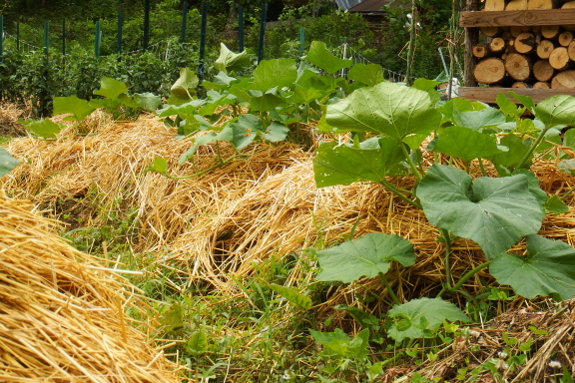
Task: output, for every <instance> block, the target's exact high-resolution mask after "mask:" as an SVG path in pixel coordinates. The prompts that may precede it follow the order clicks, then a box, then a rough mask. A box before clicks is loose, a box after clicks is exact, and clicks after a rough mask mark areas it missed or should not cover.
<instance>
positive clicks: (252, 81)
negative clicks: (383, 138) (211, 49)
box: [147, 41, 383, 178]
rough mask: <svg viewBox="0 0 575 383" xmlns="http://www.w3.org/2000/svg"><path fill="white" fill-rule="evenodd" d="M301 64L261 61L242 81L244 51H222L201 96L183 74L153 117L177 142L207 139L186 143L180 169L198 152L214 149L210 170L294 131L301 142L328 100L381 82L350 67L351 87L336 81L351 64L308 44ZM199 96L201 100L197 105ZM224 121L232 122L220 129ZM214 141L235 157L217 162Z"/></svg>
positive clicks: (161, 163)
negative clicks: (302, 128) (256, 143)
mask: <svg viewBox="0 0 575 383" xmlns="http://www.w3.org/2000/svg"><path fill="white" fill-rule="evenodd" d="M306 60H307V61H302V62H301V63H299V65H296V62H295V60H293V59H275V60H263V61H261V62H260V63H259V65H257V67H256V68H255V69H254V70H253V72H252V75H251V76H249V77H248V76H241V75H240V74H241V73H243V72H245V71H246V70H247V69H248V67H250V66H251V63H252V61H251V58H250V57H249V56H248V54H247V53H246V52H242V53H233V52H231V51H230V50H229V49H228V48H227V47H226V46H225V45H224V44H222V45H221V50H220V56H219V57H218V59H217V60H216V62H215V63H214V67H215V68H216V69H217V70H219V73H218V74H217V75H216V76H214V78H213V80H212V81H203V82H202V84H201V87H202V88H203V89H201V90H202V92H197V89H198V87H199V79H198V77H197V76H196V75H195V74H194V73H193V72H192V71H191V70H189V69H182V70H181V72H180V78H179V79H178V80H177V81H176V83H175V84H174V85H173V86H172V88H171V96H170V98H169V99H168V102H167V104H166V105H164V107H163V108H162V109H160V110H158V115H159V116H160V117H162V118H164V122H165V124H167V125H168V126H170V127H174V128H176V129H177V132H178V137H179V138H184V137H191V136H193V135H196V134H197V133H199V132H202V131H203V132H205V134H203V135H196V136H195V137H193V138H191V139H190V140H191V142H192V145H191V146H190V148H189V149H188V150H187V151H186V152H185V153H183V154H182V155H181V157H180V158H179V161H178V163H179V164H180V165H181V164H183V163H185V162H187V161H189V160H191V161H192V163H193V156H194V154H195V153H196V151H197V148H198V147H199V146H201V145H205V144H208V143H212V142H215V145H216V150H217V154H218V158H217V161H218V164H216V165H215V166H220V165H222V164H225V163H227V162H228V161H231V160H233V159H235V158H237V157H238V156H243V155H242V154H241V150H242V149H244V148H245V147H246V146H247V145H249V144H250V143H252V142H253V141H261V142H278V141H283V140H284V139H286V137H288V134H290V132H292V130H295V136H296V137H295V138H296V139H300V140H301V138H302V137H301V132H300V129H299V128H300V126H299V125H300V124H301V123H303V124H306V123H308V122H309V121H310V120H316V121H317V120H320V118H321V116H322V114H323V111H324V109H325V107H326V105H327V103H329V102H330V100H332V99H334V98H340V97H344V96H345V95H346V94H348V93H351V92H352V91H354V90H355V89H359V88H361V87H367V86H369V85H375V84H377V83H378V82H381V81H383V75H382V69H381V67H380V66H379V65H364V64H357V65H355V66H354V67H352V68H351V70H350V72H349V77H348V78H349V80H353V81H354V82H350V81H348V79H346V78H341V77H335V76H334V74H335V73H336V72H338V71H340V70H342V69H345V68H349V67H350V66H351V65H352V61H351V60H348V59H347V60H344V59H341V58H339V57H337V56H335V55H333V54H332V53H331V52H330V51H329V50H328V49H327V48H326V47H325V44H324V43H321V42H317V41H314V42H313V43H312V44H311V48H310V50H309V52H308V55H307V56H306ZM198 93H205V95H206V96H205V97H203V98H200V97H198ZM246 109H247V113H243V112H242V110H246ZM222 114H224V115H227V116H229V117H231V119H229V120H227V121H225V122H224V123H221V124H218V123H217V122H218V121H221V120H220V119H221V116H222ZM220 141H228V142H230V143H231V144H232V146H233V147H234V149H236V151H237V153H236V154H235V155H232V156H231V157H229V158H227V159H223V158H221V157H220V155H219V142H220ZM210 169H211V168H210ZM210 169H208V170H210ZM147 170H148V171H156V172H160V173H162V174H164V175H166V176H168V177H170V175H169V174H168V173H167V161H166V160H165V159H162V158H155V159H154V160H153V161H152V162H151V164H150V166H149V167H148V169H147ZM203 173H204V171H202V172H198V173H194V174H192V175H189V176H184V178H188V177H193V176H196V175H199V174H203ZM180 178H181V177H180Z"/></svg>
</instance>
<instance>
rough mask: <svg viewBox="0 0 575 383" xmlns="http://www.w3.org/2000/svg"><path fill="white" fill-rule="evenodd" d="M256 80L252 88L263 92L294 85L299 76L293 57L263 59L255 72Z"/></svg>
mask: <svg viewBox="0 0 575 383" xmlns="http://www.w3.org/2000/svg"><path fill="white" fill-rule="evenodd" d="M253 76H254V82H253V84H252V85H251V86H250V89H253V90H259V91H260V92H262V93H266V92H268V91H269V90H270V89H273V88H277V89H281V88H282V87H284V86H290V87H291V86H293V84H294V82H295V80H296V78H297V69H296V67H295V60H293V59H275V60H262V61H261V62H260V64H259V65H258V67H257V68H256V69H255V70H254V72H253Z"/></svg>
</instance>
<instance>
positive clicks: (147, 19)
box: [144, 0, 150, 50]
mask: <svg viewBox="0 0 575 383" xmlns="http://www.w3.org/2000/svg"><path fill="white" fill-rule="evenodd" d="M149 43H150V0H144V50H147V49H148V45H149Z"/></svg>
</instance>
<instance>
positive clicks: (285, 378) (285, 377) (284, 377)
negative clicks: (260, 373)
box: [282, 371, 291, 380]
mask: <svg viewBox="0 0 575 383" xmlns="http://www.w3.org/2000/svg"><path fill="white" fill-rule="evenodd" d="M290 378H291V376H290V374H289V372H287V371H285V372H284V374H283V375H282V379H284V380H289V379H290Z"/></svg>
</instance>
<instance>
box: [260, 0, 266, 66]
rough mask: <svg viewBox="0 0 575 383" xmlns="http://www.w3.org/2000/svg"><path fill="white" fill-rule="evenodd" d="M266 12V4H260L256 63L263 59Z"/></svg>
mask: <svg viewBox="0 0 575 383" xmlns="http://www.w3.org/2000/svg"><path fill="white" fill-rule="evenodd" d="M267 13H268V4H267V3H263V4H262V19H261V23H260V45H259V47H258V64H259V62H260V61H262V60H263V59H264V43H265V37H266V19H267Z"/></svg>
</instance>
